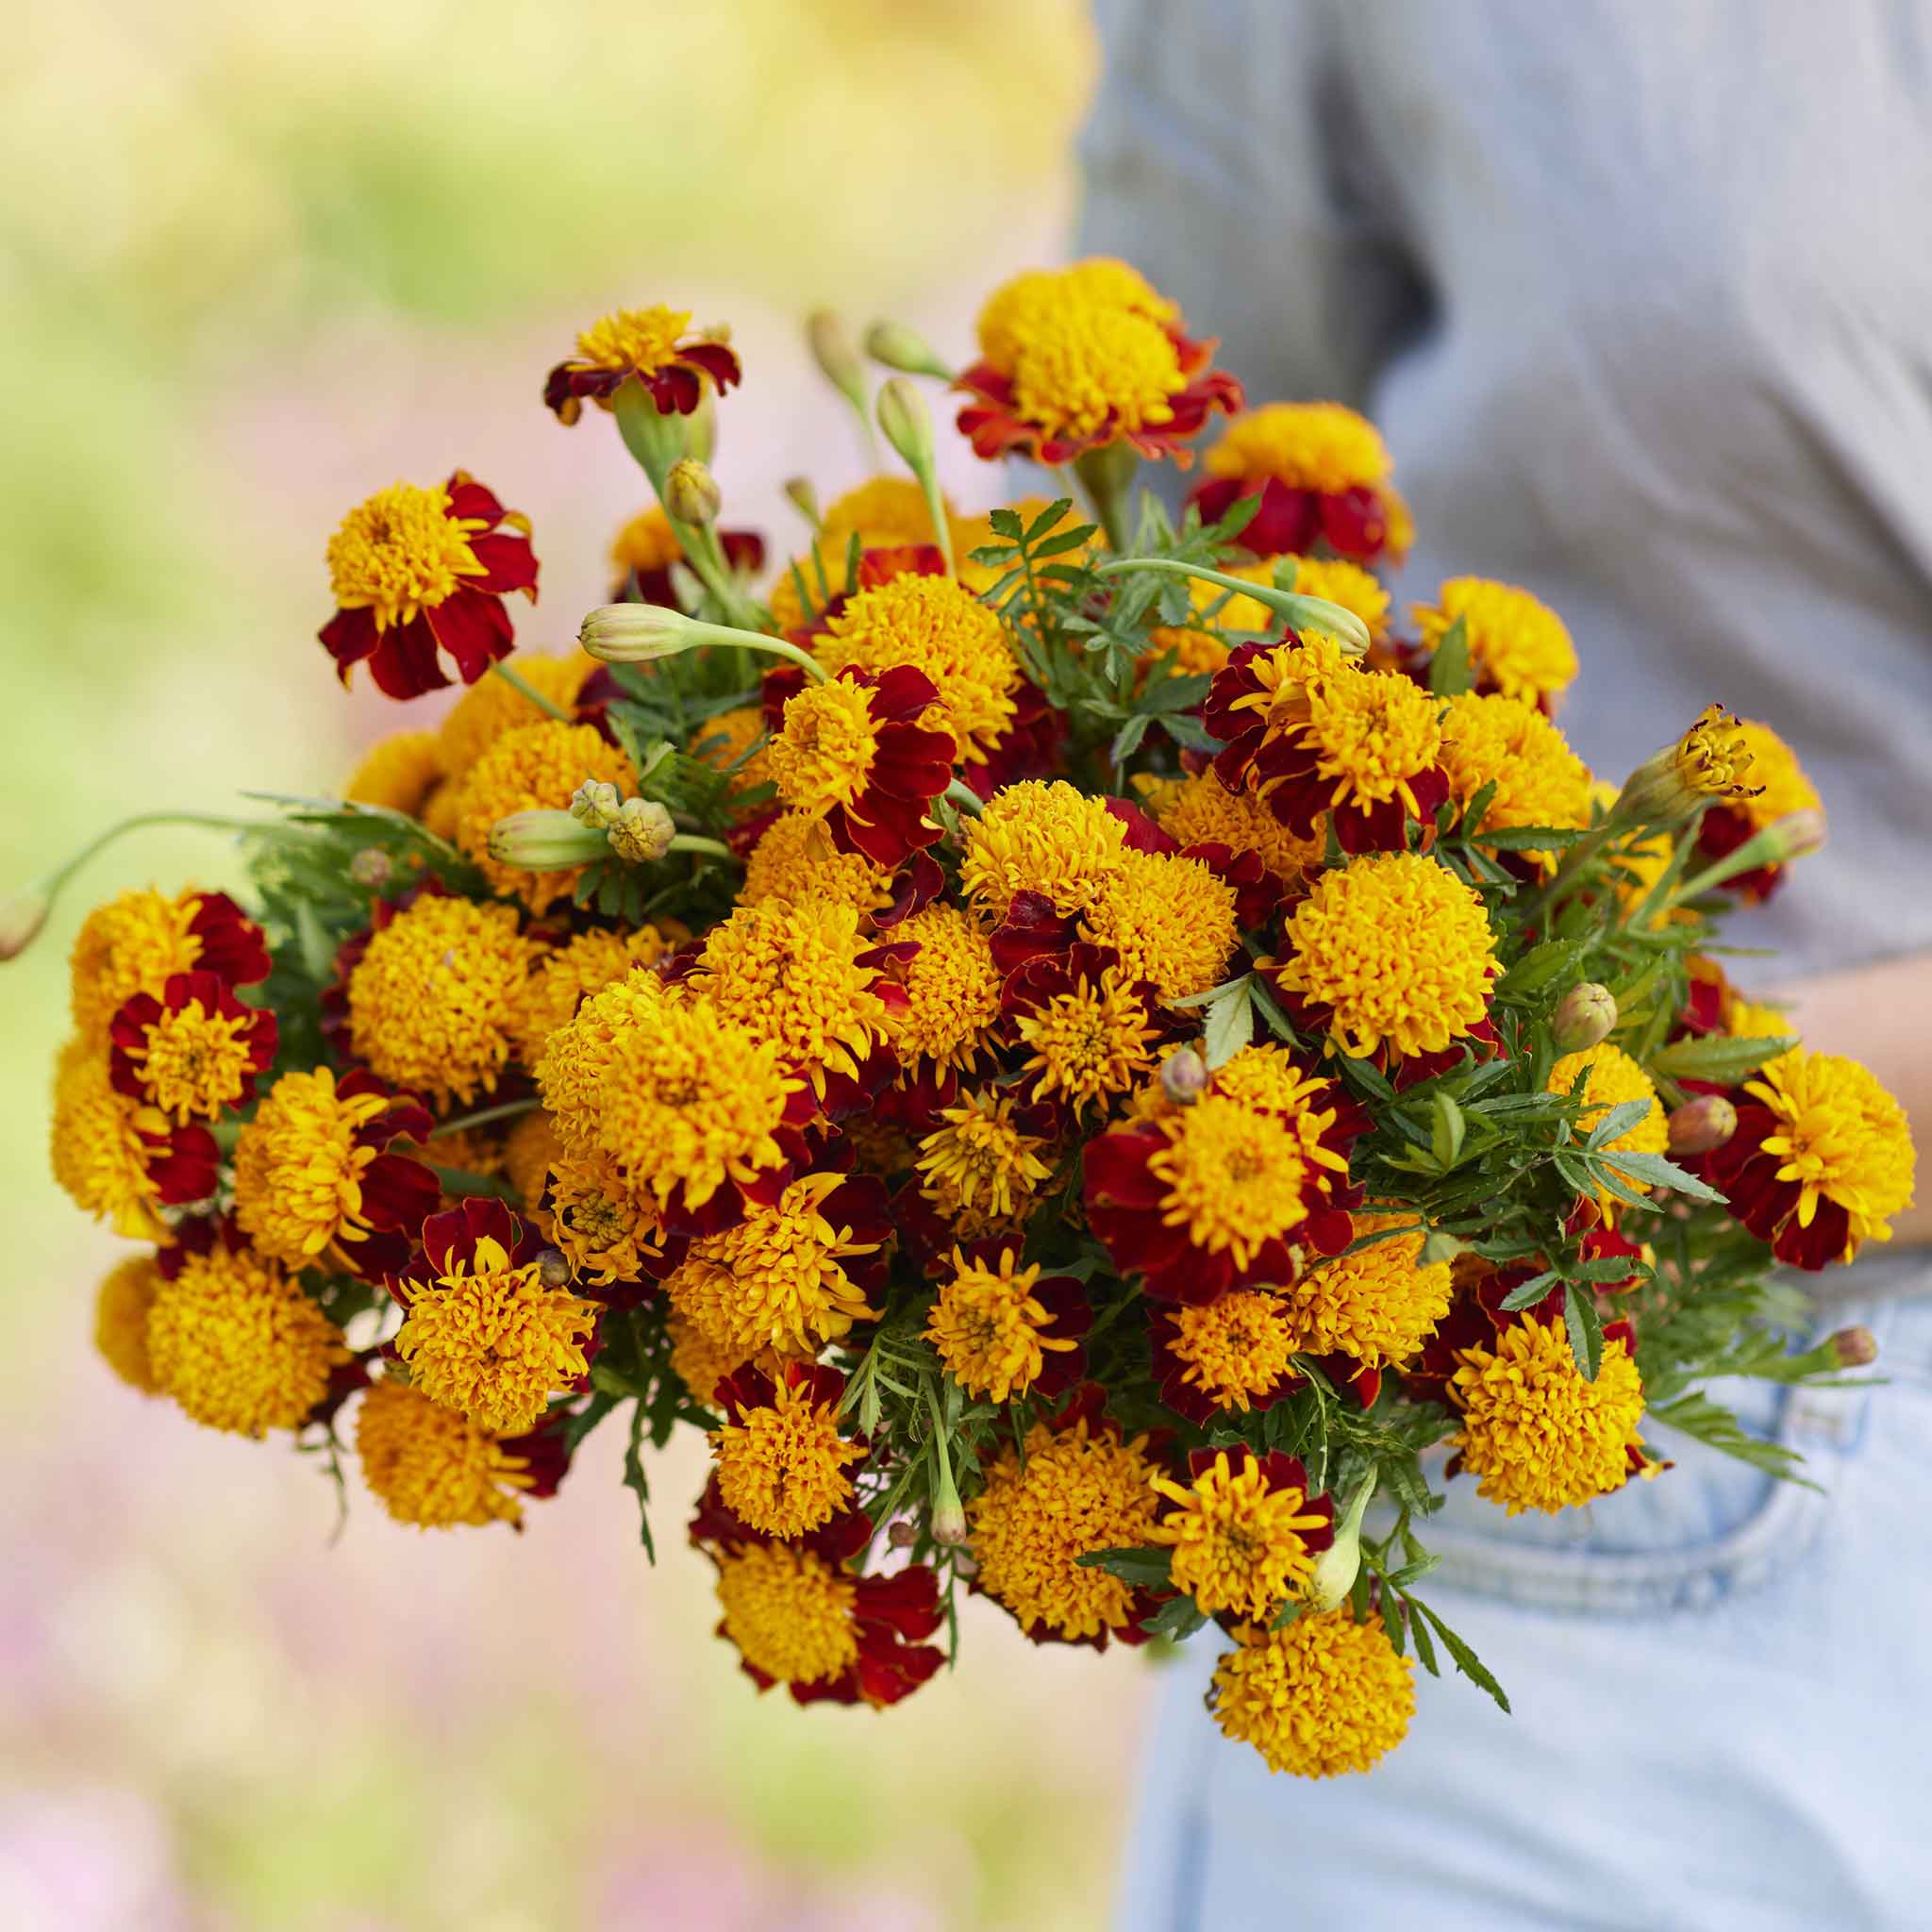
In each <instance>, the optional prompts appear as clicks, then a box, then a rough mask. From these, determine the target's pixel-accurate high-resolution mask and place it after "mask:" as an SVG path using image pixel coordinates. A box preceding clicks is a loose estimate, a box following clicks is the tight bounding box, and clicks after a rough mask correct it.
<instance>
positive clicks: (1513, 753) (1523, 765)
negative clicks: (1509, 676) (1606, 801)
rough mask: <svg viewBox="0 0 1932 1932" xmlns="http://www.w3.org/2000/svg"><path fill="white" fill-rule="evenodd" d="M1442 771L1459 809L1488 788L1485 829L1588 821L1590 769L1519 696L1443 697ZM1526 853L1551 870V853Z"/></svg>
mask: <svg viewBox="0 0 1932 1932" xmlns="http://www.w3.org/2000/svg"><path fill="white" fill-rule="evenodd" d="M1442 768H1443V770H1444V771H1446V772H1447V773H1448V774H1449V795H1450V797H1451V798H1453V799H1454V800H1455V801H1456V803H1457V805H1458V806H1459V807H1461V808H1464V809H1465V810H1466V809H1467V808H1468V806H1469V803H1470V801H1471V799H1473V798H1474V796H1475V794H1476V793H1477V792H1478V791H1481V790H1482V789H1483V787H1484V786H1485V785H1489V784H1493V785H1494V786H1495V788H1496V789H1495V791H1494V792H1493V793H1492V794H1491V799H1490V803H1489V805H1488V807H1487V808H1485V809H1484V812H1483V829H1484V830H1486V831H1491V832H1496V831H1503V830H1507V829H1513V828H1515V827H1518V826H1522V825H1557V826H1567V827H1570V828H1573V829H1574V830H1577V831H1581V830H1582V829H1583V828H1584V827H1585V826H1587V825H1588V824H1590V818H1591V775H1590V767H1589V766H1588V765H1586V764H1585V763H1584V762H1583V760H1582V759H1581V758H1578V757H1577V756H1576V754H1575V753H1574V752H1573V751H1572V750H1571V749H1570V745H1569V741H1567V740H1566V739H1565V738H1564V736H1563V734H1562V733H1561V732H1560V731H1558V730H1557V727H1556V726H1555V725H1554V724H1551V723H1550V721H1549V720H1548V719H1547V718H1545V717H1544V716H1543V714H1542V713H1541V711H1540V710H1538V709H1537V708H1536V707H1535V705H1533V704H1529V703H1525V702H1524V700H1522V699H1520V698H1514V697H1506V696H1504V695H1503V694H1502V693H1501V692H1494V693H1491V694H1489V695H1485V696H1478V695H1477V694H1476V693H1474V691H1465V692H1464V693H1462V695H1460V696H1459V697H1455V698H1452V699H1450V701H1449V711H1448V716H1447V717H1446V718H1445V719H1444V720H1443V724H1442ZM1533 856H1534V858H1536V860H1537V862H1538V863H1539V864H1540V865H1541V867H1542V868H1543V870H1544V871H1546V872H1549V871H1554V870H1555V868H1556V864H1557V855H1556V854H1555V853H1554V852H1541V851H1539V852H1535V853H1534V854H1533Z"/></svg>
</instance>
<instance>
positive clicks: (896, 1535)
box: [886, 1516, 919, 1550]
mask: <svg viewBox="0 0 1932 1932" xmlns="http://www.w3.org/2000/svg"><path fill="white" fill-rule="evenodd" d="M917 1541H919V1525H918V1524H916V1523H908V1521H907V1520H906V1518H905V1517H903V1516H895V1517H894V1518H893V1519H892V1525H891V1528H890V1529H888V1530H887V1531H886V1547H887V1548H888V1549H889V1550H909V1549H910V1548H911V1547H912V1545H913V1544H914V1543H916V1542H917Z"/></svg>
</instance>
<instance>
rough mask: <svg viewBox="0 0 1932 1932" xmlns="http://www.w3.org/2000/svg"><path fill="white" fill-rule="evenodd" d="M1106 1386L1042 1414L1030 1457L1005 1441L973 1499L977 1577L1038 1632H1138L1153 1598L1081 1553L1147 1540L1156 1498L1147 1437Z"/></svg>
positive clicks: (1064, 1638) (1090, 1639)
mask: <svg viewBox="0 0 1932 1932" xmlns="http://www.w3.org/2000/svg"><path fill="white" fill-rule="evenodd" d="M1100 1395H1101V1391H1100V1390H1099V1388H1098V1387H1097V1386H1096V1385H1094V1384H1092V1383H1088V1384H1085V1385H1083V1387H1082V1388H1081V1389H1080V1390H1079V1391H1076V1392H1075V1394H1074V1395H1073V1396H1071V1397H1070V1398H1069V1399H1068V1401H1067V1402H1066V1404H1065V1405H1064V1406H1063V1407H1062V1408H1061V1409H1060V1410H1059V1411H1058V1414H1056V1415H1053V1416H1049V1417H1045V1418H1042V1419H1041V1420H1040V1421H1037V1422H1035V1423H1034V1424H1033V1425H1032V1426H1031V1428H1029V1429H1028V1430H1027V1433H1026V1443H1025V1455H1024V1457H1022V1455H1021V1454H1020V1452H1019V1450H1018V1449H1016V1448H1015V1447H1014V1446H1013V1445H1012V1444H1011V1443H1008V1444H1006V1445H1005V1446H1003V1447H1002V1448H1001V1449H1000V1450H999V1452H998V1454H997V1455H996V1456H994V1457H993V1458H992V1460H991V1462H990V1463H989V1464H988V1465H987V1468H986V1471H985V1475H986V1487H985V1488H984V1489H983V1490H981V1491H980V1492H979V1494H978V1495H976V1496H974V1498H972V1500H971V1501H970V1502H968V1503H967V1505H966V1522H967V1541H968V1544H969V1546H970V1547H971V1549H972V1551H973V1555H974V1560H975V1561H976V1562H977V1563H978V1565H979V1569H978V1574H977V1575H976V1576H975V1577H974V1587H975V1588H977V1589H979V1590H982V1591H985V1592H986V1594H987V1595H988V1596H990V1597H991V1598H992V1600H993V1601H994V1602H995V1603H997V1604H999V1605H1001V1606H1003V1607H1005V1608H1006V1609H1007V1610H1008V1611H1009V1612H1010V1613H1011V1614H1012V1616H1013V1618H1014V1619H1015V1621H1016V1622H1017V1623H1018V1624H1020V1627H1021V1628H1022V1629H1023V1630H1024V1631H1025V1633H1026V1634H1027V1636H1028V1637H1030V1638H1032V1639H1033V1640H1034V1641H1035V1642H1045V1641H1049V1640H1052V1641H1059V1642H1066V1643H1091V1644H1093V1645H1095V1646H1096V1647H1097V1648H1104V1647H1105V1645H1106V1643H1107V1640H1108V1638H1109V1637H1115V1638H1118V1639H1119V1640H1120V1641H1123V1642H1125V1643H1138V1642H1140V1641H1142V1633H1141V1629H1140V1627H1139V1626H1140V1623H1141V1619H1142V1618H1143V1617H1144V1616H1145V1615H1146V1614H1147V1612H1148V1610H1149V1608H1150V1607H1151V1606H1150V1605H1149V1603H1148V1601H1147V1599H1146V1597H1145V1595H1144V1593H1143V1592H1141V1591H1137V1590H1136V1589H1135V1588H1134V1586H1133V1585H1132V1584H1129V1583H1126V1582H1124V1581H1123V1580H1122V1579H1121V1578H1120V1577H1118V1576H1116V1575H1114V1574H1112V1573H1111V1572H1110V1571H1108V1570H1101V1569H1093V1568H1088V1567H1086V1566H1084V1565H1082V1564H1081V1562H1080V1560H1079V1559H1080V1558H1081V1557H1085V1556H1090V1555H1091V1554H1092V1553H1093V1552H1094V1551H1095V1550H1120V1549H1136V1548H1139V1547H1140V1546H1141V1545H1142V1544H1144V1543H1146V1542H1147V1541H1149V1538H1150V1536H1151V1534H1152V1532H1153V1528H1154V1520H1155V1513H1156V1510H1157V1508H1158V1502H1159V1499H1158V1497H1157V1496H1156V1495H1155V1493H1154V1489H1153V1479H1154V1477H1155V1475H1156V1474H1157V1473H1158V1465H1157V1464H1156V1463H1155V1462H1154V1461H1153V1460H1152V1459H1151V1458H1150V1457H1149V1456H1148V1455H1147V1453H1146V1452H1147V1439H1146V1437H1144V1436H1133V1437H1124V1436H1123V1435H1122V1433H1121V1431H1120V1428H1119V1427H1118V1425H1116V1424H1114V1423H1112V1422H1110V1421H1108V1420H1107V1419H1106V1418H1104V1417H1103V1416H1102V1415H1101V1413H1100Z"/></svg>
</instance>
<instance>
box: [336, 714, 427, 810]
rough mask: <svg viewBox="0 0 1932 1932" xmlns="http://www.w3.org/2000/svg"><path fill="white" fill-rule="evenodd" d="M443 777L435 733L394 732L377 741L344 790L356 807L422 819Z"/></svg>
mask: <svg viewBox="0 0 1932 1932" xmlns="http://www.w3.org/2000/svg"><path fill="white" fill-rule="evenodd" d="M441 777H442V763H441V759H440V758H438V757H437V752H436V733H435V732H433V731H392V732H391V733H390V735H389V736H388V737H387V738H380V739H377V740H376V741H375V743H374V744H373V745H371V746H370V747H369V749H368V751H367V752H366V753H364V754H363V758H362V762H361V763H360V764H358V766H357V767H356V769H355V771H354V772H353V773H352V774H350V777H349V781H348V783H347V784H346V785H344V786H343V787H342V796H343V797H344V798H345V799H347V800H348V801H349V802H350V803H351V804H352V805H375V806H382V807H384V808H387V809H388V810H390V811H399V812H405V813H407V814H408V816H409V817H410V818H412V819H413V818H420V817H421V816H422V815H423V808H424V807H425V805H427V804H428V802H429V794H430V793H431V792H432V791H435V790H436V788H437V785H438V783H439V782H440V781H441Z"/></svg>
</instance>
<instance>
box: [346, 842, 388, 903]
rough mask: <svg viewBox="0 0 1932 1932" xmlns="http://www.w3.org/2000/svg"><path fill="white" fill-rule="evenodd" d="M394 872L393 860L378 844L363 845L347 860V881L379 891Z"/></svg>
mask: <svg viewBox="0 0 1932 1932" xmlns="http://www.w3.org/2000/svg"><path fill="white" fill-rule="evenodd" d="M394 872H395V861H394V860H393V859H391V858H390V856H389V854H388V853H387V852H385V851H384V850H383V849H382V847H381V846H380V845H365V846H363V848H362V849H361V851H359V852H358V853H357V854H356V855H355V857H354V858H351V859H350V860H349V883H350V884H351V885H357V886H363V887H366V888H367V889H368V890H369V891H372V892H379V891H382V889H383V887H385V886H386V885H388V884H389V882H390V879H391V876H392V875H393V874H394Z"/></svg>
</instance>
